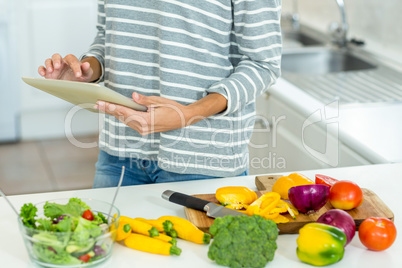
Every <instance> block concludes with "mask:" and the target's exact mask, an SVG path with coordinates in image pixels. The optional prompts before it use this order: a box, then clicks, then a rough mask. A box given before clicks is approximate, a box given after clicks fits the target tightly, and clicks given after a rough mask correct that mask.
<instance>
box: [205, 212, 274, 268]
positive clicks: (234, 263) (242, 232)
mask: <svg viewBox="0 0 402 268" xmlns="http://www.w3.org/2000/svg"><path fill="white" fill-rule="evenodd" d="M209 232H210V233H211V234H212V235H213V236H214V238H213V241H212V243H211V245H210V247H209V250H208V258H210V259H211V260H213V261H216V263H217V264H220V265H224V266H229V267H265V266H266V264H267V263H268V262H269V261H272V260H273V258H274V255H275V250H276V248H277V245H276V239H277V237H278V228H277V226H276V224H275V222H273V221H271V220H266V219H264V218H263V217H261V216H258V215H254V216H251V217H250V216H246V215H244V216H230V215H228V216H225V217H221V218H217V219H215V220H214V223H213V224H212V225H211V227H210V228H209Z"/></svg>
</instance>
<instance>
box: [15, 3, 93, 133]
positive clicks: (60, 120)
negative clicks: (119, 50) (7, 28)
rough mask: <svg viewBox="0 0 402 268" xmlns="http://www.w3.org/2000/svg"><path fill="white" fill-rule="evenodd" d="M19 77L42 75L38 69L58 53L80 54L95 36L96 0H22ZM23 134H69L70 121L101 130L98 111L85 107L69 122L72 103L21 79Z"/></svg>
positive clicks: (78, 128)
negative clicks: (95, 112) (96, 112)
mask: <svg viewBox="0 0 402 268" xmlns="http://www.w3.org/2000/svg"><path fill="white" fill-rule="evenodd" d="M18 2H20V3H19V5H18V10H17V12H18V17H19V18H20V20H19V22H18V29H19V31H18V35H17V40H18V44H19V45H18V59H19V66H20V67H19V72H18V74H17V76H19V77H21V76H30V77H39V75H38V74H37V69H38V67H39V65H44V62H45V60H46V59H47V58H49V57H51V55H52V54H54V53H60V54H61V55H62V56H66V55H67V54H74V55H76V56H77V57H79V56H80V55H81V54H82V53H84V52H85V51H86V50H87V49H88V47H89V46H90V44H91V43H92V41H93V39H94V37H95V35H96V22H97V1H95V0H58V1H52V0H35V1H33V0H19V1H18ZM19 86H20V88H21V107H20V109H21V135H22V138H23V139H36V138H51V137H63V136H65V125H68V127H70V128H74V129H73V130H72V131H73V132H74V131H75V132H77V133H83V134H84V133H93V132H94V131H97V129H98V120H97V116H96V115H95V114H91V113H89V112H86V111H85V112H84V111H82V112H81V111H80V112H78V113H76V115H74V118H73V120H72V122H71V123H70V124H68V122H65V121H66V118H69V114H68V112H69V111H70V109H71V108H72V107H73V106H72V105H71V104H69V103H67V102H65V101H63V100H60V99H58V98H56V97H54V96H52V95H49V94H47V93H44V92H41V91H39V90H37V89H35V88H32V87H30V86H28V85H26V84H24V83H23V82H22V81H20V83H19Z"/></svg>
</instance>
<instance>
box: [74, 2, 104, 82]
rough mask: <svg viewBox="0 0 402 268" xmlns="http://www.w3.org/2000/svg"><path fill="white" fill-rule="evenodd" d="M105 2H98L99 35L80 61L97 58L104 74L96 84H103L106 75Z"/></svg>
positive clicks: (97, 26) (97, 25)
mask: <svg viewBox="0 0 402 268" xmlns="http://www.w3.org/2000/svg"><path fill="white" fill-rule="evenodd" d="M105 21H106V17H105V1H98V22H97V24H96V28H97V29H98V33H97V35H96V37H95V40H94V42H93V43H92V44H91V46H90V47H89V50H88V51H87V52H85V53H84V54H82V55H81V57H80V60H82V59H83V58H86V57H95V58H96V59H97V60H98V61H99V63H100V65H101V71H102V74H101V76H100V78H99V79H98V80H97V81H95V82H94V83H99V82H103V80H104V74H105Z"/></svg>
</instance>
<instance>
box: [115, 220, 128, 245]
mask: <svg viewBox="0 0 402 268" xmlns="http://www.w3.org/2000/svg"><path fill="white" fill-rule="evenodd" d="M130 234H131V226H130V224H129V223H128V222H125V221H120V222H119V227H117V230H116V241H121V240H124V239H126V238H127V237H128V236H129V235H130Z"/></svg>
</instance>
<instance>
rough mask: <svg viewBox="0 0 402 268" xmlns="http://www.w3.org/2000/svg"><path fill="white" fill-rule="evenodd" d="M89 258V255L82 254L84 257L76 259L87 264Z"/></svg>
mask: <svg viewBox="0 0 402 268" xmlns="http://www.w3.org/2000/svg"><path fill="white" fill-rule="evenodd" d="M90 258H91V255H89V254H84V255H81V256H79V257H78V259H80V260H81V261H83V262H88V261H89V259H90Z"/></svg>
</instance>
